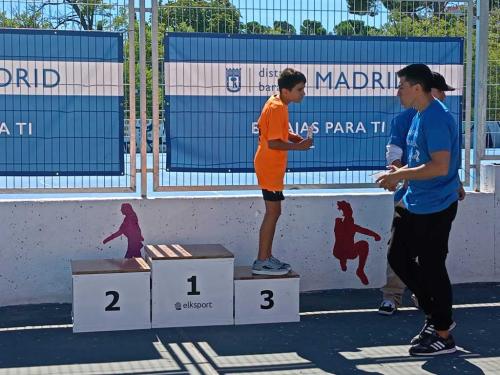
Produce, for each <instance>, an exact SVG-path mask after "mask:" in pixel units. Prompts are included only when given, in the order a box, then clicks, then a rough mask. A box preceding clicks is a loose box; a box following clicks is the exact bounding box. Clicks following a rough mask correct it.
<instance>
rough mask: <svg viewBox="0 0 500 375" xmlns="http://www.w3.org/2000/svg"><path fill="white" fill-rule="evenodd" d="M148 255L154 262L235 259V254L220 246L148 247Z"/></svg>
mask: <svg viewBox="0 0 500 375" xmlns="http://www.w3.org/2000/svg"><path fill="white" fill-rule="evenodd" d="M145 250H146V254H147V255H148V256H149V257H150V258H151V259H153V260H177V259H211V258H234V254H233V253H231V252H230V251H229V250H227V249H226V248H225V247H224V246H222V245H218V244H208V245H207V244H204V245H184V244H171V245H146V246H145Z"/></svg>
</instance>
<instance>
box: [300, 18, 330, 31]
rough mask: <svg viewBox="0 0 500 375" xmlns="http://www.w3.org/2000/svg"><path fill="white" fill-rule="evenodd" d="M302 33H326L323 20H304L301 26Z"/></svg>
mask: <svg viewBox="0 0 500 375" xmlns="http://www.w3.org/2000/svg"><path fill="white" fill-rule="evenodd" d="M300 33H301V34H302V35H326V29H325V28H324V27H323V25H322V24H321V22H319V21H314V20H304V22H302V25H301V26H300Z"/></svg>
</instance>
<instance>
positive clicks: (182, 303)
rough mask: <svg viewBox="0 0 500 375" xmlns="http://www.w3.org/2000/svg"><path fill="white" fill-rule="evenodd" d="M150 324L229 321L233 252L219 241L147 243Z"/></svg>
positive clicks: (183, 324)
mask: <svg viewBox="0 0 500 375" xmlns="http://www.w3.org/2000/svg"><path fill="white" fill-rule="evenodd" d="M146 254H147V258H148V262H149V264H150V265H151V278H152V288H151V293H152V314H151V325H152V327H153V328H162V327H187V326H209V325H225V324H233V322H234V321H233V275H234V255H233V254H232V253H231V252H229V251H228V250H227V249H225V248H224V247H223V246H221V245H148V246H146Z"/></svg>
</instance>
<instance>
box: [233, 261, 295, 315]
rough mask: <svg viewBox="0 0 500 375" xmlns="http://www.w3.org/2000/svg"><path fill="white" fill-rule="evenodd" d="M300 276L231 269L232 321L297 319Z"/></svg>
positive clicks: (247, 268)
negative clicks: (232, 272)
mask: <svg viewBox="0 0 500 375" xmlns="http://www.w3.org/2000/svg"><path fill="white" fill-rule="evenodd" d="M299 283H300V276H299V275H298V274H296V273H295V272H293V271H290V272H289V273H288V274H286V275H283V276H267V275H253V274H252V268H251V267H236V269H235V272H234V323H235V324H257V323H281V322H298V321H300V315H299Z"/></svg>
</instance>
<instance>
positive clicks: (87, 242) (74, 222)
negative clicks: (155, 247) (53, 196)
mask: <svg viewBox="0 0 500 375" xmlns="http://www.w3.org/2000/svg"><path fill="white" fill-rule="evenodd" d="M496 173H497V174H499V175H500V173H498V171H497V172H496ZM499 187H500V183H499V184H498V185H497V189H498V188H499ZM490 190H491V189H490ZM499 198H500V194H497V196H496V195H495V193H494V192H485V193H470V194H468V196H467V198H466V200H465V201H464V202H461V203H460V206H459V212H458V216H457V219H456V221H455V222H454V225H453V229H452V233H451V239H450V255H449V258H448V267H449V272H450V277H451V279H452V281H453V282H454V283H461V282H475V281H499V280H500V266H499V264H498V259H500V246H499V245H500V233H499V230H500V225H498V224H497V225H495V224H496V223H498V222H499V220H498V219H499V218H500V214H499V212H500V199H499ZM338 201H347V202H349V203H350V205H351V206H352V209H353V217H354V221H355V223H356V224H358V225H360V226H362V227H365V228H368V229H370V230H372V231H374V232H376V233H378V234H380V236H381V237H382V238H381V240H380V241H375V239H374V238H373V237H369V236H366V235H363V234H359V233H357V234H356V236H355V240H356V241H362V240H365V241H366V242H367V243H368V246H369V255H368V261H367V264H366V267H365V272H366V275H367V277H368V279H369V284H368V285H366V286H364V285H362V284H361V282H360V280H359V278H358V277H357V276H356V274H355V271H356V268H357V264H358V259H354V260H349V261H348V269H347V271H346V272H342V271H341V269H340V265H339V261H338V259H336V258H334V257H333V256H332V248H333V244H334V241H335V236H334V231H333V227H334V223H335V219H336V218H340V217H341V212H340V211H339V210H338V208H337V202H338ZM124 202H128V203H130V204H131V205H132V207H133V208H134V210H135V212H136V213H137V216H138V218H139V224H140V227H141V229H142V234H143V236H144V238H145V241H144V242H145V244H148V243H150V244H159V243H186V244H187V243H221V244H223V245H224V246H225V247H227V248H228V249H229V250H231V251H232V252H233V253H234V254H235V257H236V258H235V263H236V265H250V264H251V262H252V261H253V259H254V258H255V256H256V252H257V241H258V231H259V226H260V223H261V221H262V215H263V212H264V202H263V200H262V198H261V197H260V196H258V195H255V196H244V197H209V198H162V199H145V200H127V201H124V200H109V199H108V200H88V201H87V200H85V201H82V200H67V201H47V200H46V201H15V202H14V201H10V202H9V201H4V202H0V218H1V219H0V220H1V223H2V224H1V225H0V238H1V239H2V241H1V245H0V306H1V305H14V304H26V303H44V302H70V301H71V270H70V260H71V259H96V258H121V257H123V256H124V254H125V252H126V248H127V239H126V238H125V237H124V236H122V237H120V238H117V239H115V240H113V241H111V242H109V243H108V244H106V245H103V244H102V240H103V239H104V238H105V237H107V236H108V235H109V234H111V233H113V232H114V231H116V230H117V229H118V228H119V226H120V224H121V223H122V221H123V215H122V214H121V212H120V207H121V204H122V203H124ZM392 211H393V202H392V196H391V195H390V194H388V193H380V194H352V195H337V194H329V195H327V194H323V195H321V194H319V195H293V196H288V197H287V199H286V200H285V202H284V205H283V214H282V216H281V218H280V221H279V223H278V229H277V233H276V237H275V243H274V250H273V252H274V254H275V255H276V256H278V257H279V258H282V259H283V260H286V261H287V262H290V263H291V264H292V266H293V268H294V269H295V270H296V271H297V272H298V273H299V274H301V277H302V279H301V289H302V290H303V291H307V290H320V289H336V288H364V287H368V288H374V287H380V286H381V285H382V284H383V282H384V280H385V265H386V252H387V241H388V239H389V235H390V225H391V220H392ZM495 234H497V236H496V238H497V241H495Z"/></svg>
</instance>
